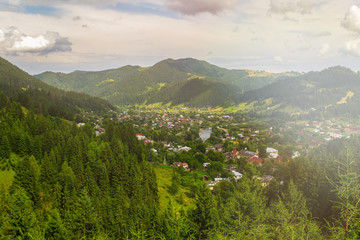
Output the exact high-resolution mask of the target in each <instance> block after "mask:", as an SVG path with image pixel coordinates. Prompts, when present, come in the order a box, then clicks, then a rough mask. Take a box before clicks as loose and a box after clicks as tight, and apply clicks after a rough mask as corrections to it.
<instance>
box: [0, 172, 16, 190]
mask: <svg viewBox="0 0 360 240" xmlns="http://www.w3.org/2000/svg"><path fill="white" fill-rule="evenodd" d="M14 175H15V172H14V171H0V188H1V189H4V190H5V191H9V189H10V187H11V185H12V183H13V180H14Z"/></svg>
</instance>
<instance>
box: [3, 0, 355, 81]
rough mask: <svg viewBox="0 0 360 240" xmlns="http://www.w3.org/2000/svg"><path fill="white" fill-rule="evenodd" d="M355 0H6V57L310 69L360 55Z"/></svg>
mask: <svg viewBox="0 0 360 240" xmlns="http://www.w3.org/2000/svg"><path fill="white" fill-rule="evenodd" d="M359 5H360V2H359V1H354V0H343V1H338V0H222V1H218V0H132V1H130V0H105V1H95V0H62V1H61V0H47V1H45V0H2V1H1V2H0V56H2V57H4V58H6V59H8V60H10V61H11V62H13V63H14V64H15V65H18V66H19V67H21V68H23V69H24V70H25V71H27V72H29V73H31V74H35V73H40V72H43V71H47V70H50V71H61V72H71V71H74V70H102V69H109V68H116V67H121V66H124V65H128V64H131V65H141V66H150V65H153V64H155V63H156V62H158V61H160V60H162V59H165V58H173V59H178V58H185V57H192V58H197V59H201V60H205V61H208V62H210V63H213V64H216V65H218V66H222V67H226V68H232V69H254V70H266V71H269V72H282V71H291V70H294V71H311V70H322V69H324V68H327V67H330V66H335V65H342V66H345V67H349V68H351V69H353V70H355V71H358V70H360V65H358V64H357V62H358V61H359V57H360V8H359Z"/></svg>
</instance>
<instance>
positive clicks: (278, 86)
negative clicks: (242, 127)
mask: <svg viewBox="0 0 360 240" xmlns="http://www.w3.org/2000/svg"><path fill="white" fill-rule="evenodd" d="M239 101H243V102H253V101H257V102H258V106H266V107H267V108H269V109H271V110H276V109H278V110H279V109H280V110H285V111H291V109H292V110H294V111H316V110H318V111H326V112H332V113H338V114H342V113H344V114H345V113H350V114H360V109H359V107H358V106H359V104H360V74H359V73H355V72H353V71H351V70H350V69H347V68H344V67H331V68H328V69H325V70H323V71H321V72H309V73H307V74H304V75H302V76H298V77H294V78H287V79H282V80H280V81H277V82H275V83H273V84H270V85H267V86H265V87H263V88H260V89H256V90H253V91H249V92H247V93H244V94H243V95H241V96H240V100H239Z"/></svg>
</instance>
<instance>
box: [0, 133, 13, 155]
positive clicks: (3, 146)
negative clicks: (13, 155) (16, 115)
mask: <svg viewBox="0 0 360 240" xmlns="http://www.w3.org/2000/svg"><path fill="white" fill-rule="evenodd" d="M10 152H11V148H10V143H9V139H8V138H7V136H2V138H1V140H0V159H8V158H10Z"/></svg>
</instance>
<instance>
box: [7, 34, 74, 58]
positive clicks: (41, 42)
mask: <svg viewBox="0 0 360 240" xmlns="http://www.w3.org/2000/svg"><path fill="white" fill-rule="evenodd" d="M71 45H72V43H71V42H70V41H69V40H68V39H67V38H64V37H61V36H60V35H59V33H57V32H49V31H48V32H46V33H45V34H42V35H39V36H36V37H32V36H29V35H26V34H24V33H22V32H20V31H19V29H17V28H16V27H10V28H7V29H0V51H2V52H5V53H6V54H8V55H17V54H19V53H34V54H38V55H46V54H49V53H51V52H71V50H72V49H71Z"/></svg>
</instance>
